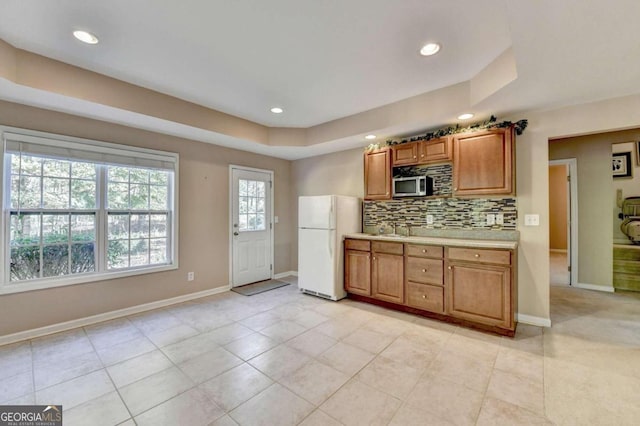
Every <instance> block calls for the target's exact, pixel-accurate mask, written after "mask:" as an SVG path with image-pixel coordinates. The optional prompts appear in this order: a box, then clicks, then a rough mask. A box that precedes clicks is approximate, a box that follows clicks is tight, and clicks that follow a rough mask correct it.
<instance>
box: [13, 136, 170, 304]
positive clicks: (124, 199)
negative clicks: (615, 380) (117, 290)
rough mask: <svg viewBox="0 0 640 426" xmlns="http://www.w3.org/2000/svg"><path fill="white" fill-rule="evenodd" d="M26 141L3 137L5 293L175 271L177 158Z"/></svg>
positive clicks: (52, 140)
mask: <svg viewBox="0 0 640 426" xmlns="http://www.w3.org/2000/svg"><path fill="white" fill-rule="evenodd" d="M34 133H35V132H33V133H32V132H29V133H14V132H10V131H7V130H6V129H5V131H4V132H3V139H4V144H5V151H4V163H3V164H4V182H5V183H4V185H3V192H4V194H3V195H4V196H3V200H4V212H5V214H4V215H3V218H4V221H5V226H4V227H3V229H4V232H3V234H4V250H3V252H4V257H5V262H4V269H5V272H4V274H3V275H4V286H3V291H4V292H7V291H21V290H23V289H31V288H42V287H48V286H54V285H61V284H65V283H67V282H69V283H71V282H73V283H76V282H78V280H79V279H80V282H81V281H82V280H83V278H82V277H84V278H85V279H86V281H90V280H95V279H101V277H103V276H104V278H107V276H108V275H114V274H119V275H123V274H126V273H127V272H129V273H140V272H145V271H147V270H157V269H158V268H163V267H165V268H166V267H170V266H173V265H175V226H174V225H175V224H174V222H173V220H174V217H175V216H176V214H175V213H176V212H175V205H176V203H175V200H176V194H175V192H174V185H175V182H174V180H175V172H176V167H177V155H175V154H170V153H164V152H158V151H149V150H141V149H132V148H122V147H120V146H118V145H112V144H105V143H98V142H93V141H80V140H77V139H73V138H69V139H66V138H65V139H64V140H61V139H59V136H54V135H42V134H35V135H34ZM43 136H44V137H43ZM46 136H49V137H46ZM34 286H35V287H34Z"/></svg>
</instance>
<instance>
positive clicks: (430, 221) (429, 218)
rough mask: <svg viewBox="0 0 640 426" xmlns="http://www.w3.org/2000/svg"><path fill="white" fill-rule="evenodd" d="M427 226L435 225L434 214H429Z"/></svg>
mask: <svg viewBox="0 0 640 426" xmlns="http://www.w3.org/2000/svg"><path fill="white" fill-rule="evenodd" d="M427 225H433V215H432V214H428V215H427Z"/></svg>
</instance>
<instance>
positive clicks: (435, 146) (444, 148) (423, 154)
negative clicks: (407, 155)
mask: <svg viewBox="0 0 640 426" xmlns="http://www.w3.org/2000/svg"><path fill="white" fill-rule="evenodd" d="M452 141H453V138H452V137H450V136H448V137H445V138H440V139H432V140H430V141H426V142H420V146H419V150H418V151H419V153H418V157H419V160H420V163H433V162H436V161H438V162H440V161H451V159H452V158H453V148H452Z"/></svg>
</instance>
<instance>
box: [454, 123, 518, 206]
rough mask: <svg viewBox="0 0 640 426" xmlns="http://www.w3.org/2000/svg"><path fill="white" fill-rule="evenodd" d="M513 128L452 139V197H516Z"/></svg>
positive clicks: (467, 134) (474, 133)
mask: <svg viewBox="0 0 640 426" xmlns="http://www.w3.org/2000/svg"><path fill="white" fill-rule="evenodd" d="M514 139H515V137H514V134H513V128H507V129H492V130H484V131H480V132H473V133H463V134H459V135H456V136H455V137H454V138H453V195H454V196H466V195H515V173H514V170H513V166H514V147H513V143H514Z"/></svg>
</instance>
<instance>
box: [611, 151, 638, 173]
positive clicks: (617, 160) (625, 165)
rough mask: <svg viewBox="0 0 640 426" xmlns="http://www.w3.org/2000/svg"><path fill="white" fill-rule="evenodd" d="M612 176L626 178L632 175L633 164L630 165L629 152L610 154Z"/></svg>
mask: <svg viewBox="0 0 640 426" xmlns="http://www.w3.org/2000/svg"><path fill="white" fill-rule="evenodd" d="M612 166H613V177H614V178H628V177H632V176H633V175H632V172H633V166H632V165H631V153H630V152H616V153H615V154H613V156H612Z"/></svg>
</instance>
